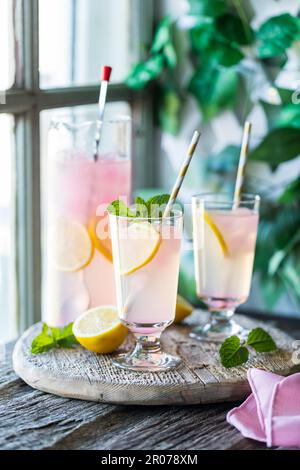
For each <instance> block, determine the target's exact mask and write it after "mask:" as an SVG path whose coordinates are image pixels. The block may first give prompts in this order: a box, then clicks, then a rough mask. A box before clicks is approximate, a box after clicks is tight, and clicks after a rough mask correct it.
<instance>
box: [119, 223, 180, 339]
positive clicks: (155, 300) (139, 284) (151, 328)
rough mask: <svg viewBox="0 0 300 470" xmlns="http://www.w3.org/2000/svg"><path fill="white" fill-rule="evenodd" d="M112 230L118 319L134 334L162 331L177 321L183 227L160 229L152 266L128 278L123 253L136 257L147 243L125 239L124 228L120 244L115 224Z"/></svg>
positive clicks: (147, 265)
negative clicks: (175, 319) (123, 267)
mask: <svg viewBox="0 0 300 470" xmlns="http://www.w3.org/2000/svg"><path fill="white" fill-rule="evenodd" d="M153 226H154V227H155V224H153ZM111 230H112V240H113V253H114V263H115V269H116V271H115V272H116V287H117V304H118V311H119V317H120V318H121V320H122V321H123V322H124V323H125V324H126V325H127V326H128V327H129V329H130V331H132V332H134V333H139V334H145V335H151V334H152V333H155V332H159V331H162V330H163V329H165V328H166V326H168V325H169V324H170V323H172V321H173V320H174V317H175V308H176V298H177V287H178V274H179V260H180V247H181V227H172V226H162V227H160V228H159V226H157V227H156V230H158V231H160V235H161V241H160V244H159V248H158V251H157V252H156V254H155V255H154V257H153V259H151V261H150V262H148V263H147V264H146V265H144V266H142V267H141V268H139V269H137V270H136V271H135V272H133V273H131V274H127V275H124V274H122V272H121V271H122V266H121V264H122V262H120V259H122V257H123V253H125V252H126V253H127V255H129V256H131V254H133V256H134V252H135V251H136V250H138V249H139V248H138V244H139V243H144V242H145V241H144V242H143V241H139V240H136V239H130V237H128V236H127V235H126V233H124V235H122V228H119V240H118V239H117V238H118V237H115V236H114V234H113V231H114V230H115V227H114V224H112V226H111ZM124 230H126V229H125V228H124ZM146 243H147V242H146ZM122 252H123V253H122ZM127 255H126V256H127Z"/></svg>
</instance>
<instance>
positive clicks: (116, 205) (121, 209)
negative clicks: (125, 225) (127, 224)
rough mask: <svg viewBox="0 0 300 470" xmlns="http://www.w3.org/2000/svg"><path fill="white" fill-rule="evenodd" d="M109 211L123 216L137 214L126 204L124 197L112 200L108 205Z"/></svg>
mask: <svg viewBox="0 0 300 470" xmlns="http://www.w3.org/2000/svg"><path fill="white" fill-rule="evenodd" d="M107 211H108V212H109V213H110V214H113V215H118V216H122V217H134V216H135V214H134V213H133V212H132V211H131V210H130V209H129V207H127V206H126V204H125V202H123V201H122V199H116V200H115V201H112V202H111V203H110V204H109V205H108V206H107Z"/></svg>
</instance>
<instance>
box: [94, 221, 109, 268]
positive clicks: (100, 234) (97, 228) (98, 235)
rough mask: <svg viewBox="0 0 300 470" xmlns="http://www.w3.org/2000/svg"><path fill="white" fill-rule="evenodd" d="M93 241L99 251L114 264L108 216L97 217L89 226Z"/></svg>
mask: <svg viewBox="0 0 300 470" xmlns="http://www.w3.org/2000/svg"><path fill="white" fill-rule="evenodd" d="M89 234H90V237H91V240H92V242H93V244H94V246H95V248H97V250H98V251H100V253H101V254H102V255H103V256H104V257H105V258H106V259H107V260H108V261H110V262H111V263H112V260H113V258H112V246H111V239H110V236H109V224H108V216H107V215H103V216H102V217H95V218H94V219H92V220H91V222H90V224H89Z"/></svg>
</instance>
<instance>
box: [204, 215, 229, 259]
mask: <svg viewBox="0 0 300 470" xmlns="http://www.w3.org/2000/svg"><path fill="white" fill-rule="evenodd" d="M204 220H205V222H206V223H207V225H209V227H210V228H211V230H212V231H213V233H214V235H215V236H216V238H217V240H218V242H219V245H220V247H221V249H222V252H223V255H224V256H228V247H227V244H226V242H225V240H224V237H223V235H222V233H221V232H220V230H219V228H218V227H217V225H216V224H215V222H214V221H213V219H212V218H211V216H210V215H209V214H208V213H207V212H204Z"/></svg>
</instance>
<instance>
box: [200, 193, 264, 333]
mask: <svg viewBox="0 0 300 470" xmlns="http://www.w3.org/2000/svg"><path fill="white" fill-rule="evenodd" d="M259 203H260V198H259V196H256V195H251V194H242V195H241V198H240V200H239V201H233V200H232V197H231V196H230V195H226V194H213V193H212V194H200V195H198V196H194V197H193V200H192V206H193V238H194V259H195V274H196V287H197V294H198V296H199V298H201V299H202V300H203V301H204V302H205V303H206V305H207V307H208V309H209V311H210V313H211V320H210V322H209V323H207V324H206V325H204V326H200V327H198V328H196V329H195V330H194V331H193V332H192V333H191V336H192V337H194V338H197V339H200V340H208V341H214V342H221V341H223V340H224V339H225V338H226V337H228V336H231V335H235V334H240V335H242V334H243V328H242V327H241V326H240V325H239V324H238V323H236V322H235V321H234V320H233V319H232V317H233V314H234V311H235V309H236V307H238V306H239V305H241V304H243V303H244V302H246V300H247V298H248V295H249V292H250V286H251V278H252V269H253V261H254V253H255V244H256V236H257V228H258V211H259Z"/></svg>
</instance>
